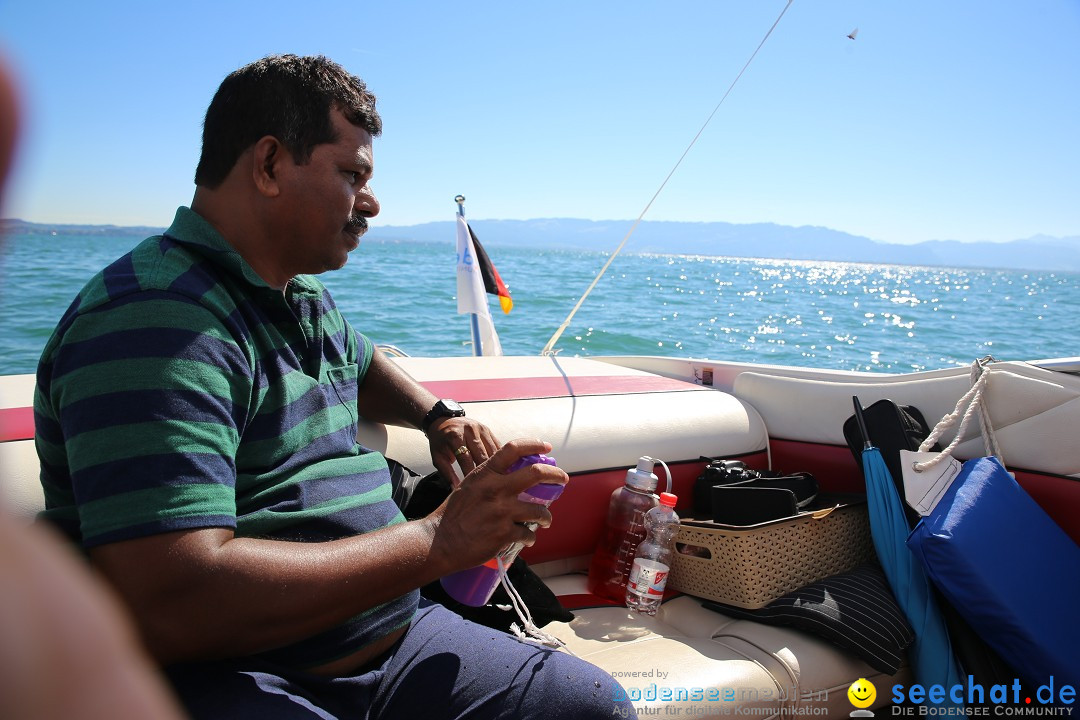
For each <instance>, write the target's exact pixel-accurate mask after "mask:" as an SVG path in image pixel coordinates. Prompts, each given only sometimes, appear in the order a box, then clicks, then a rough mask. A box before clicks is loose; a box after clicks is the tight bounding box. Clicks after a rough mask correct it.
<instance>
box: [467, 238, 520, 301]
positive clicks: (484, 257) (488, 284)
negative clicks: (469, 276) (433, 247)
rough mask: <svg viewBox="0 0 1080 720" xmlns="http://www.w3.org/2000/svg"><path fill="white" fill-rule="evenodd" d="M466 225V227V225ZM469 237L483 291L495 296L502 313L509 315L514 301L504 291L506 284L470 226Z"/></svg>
mask: <svg viewBox="0 0 1080 720" xmlns="http://www.w3.org/2000/svg"><path fill="white" fill-rule="evenodd" d="M466 225H467V226H468V223H466ZM469 237H470V238H472V243H473V249H474V250H475V252H476V262H477V263H478V264H479V265H480V276H481V277H482V278H484V290H485V291H487V293H488V295H497V296H498V298H499V305H500V306H502V311H503V312H504V313H507V314H509V313H510V311H511V310H512V309H513V308H514V301H513V299H512V298H511V297H510V291H509V290H507V289H506V284H505V283H504V282H503V281H502V278H501V277H499V271H498V270H496V269H495V266H494V265H492V264H491V258H489V257H488V254H487V252H486V251H485V250H484V246H483V245H481V244H480V241H479V240H477V239H476V233H474V232H473V229H472V227H471V226H470V227H469Z"/></svg>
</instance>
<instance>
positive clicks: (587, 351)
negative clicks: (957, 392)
mask: <svg viewBox="0 0 1080 720" xmlns="http://www.w3.org/2000/svg"><path fill="white" fill-rule="evenodd" d="M137 241H138V238H133V237H95V236H63V235H56V236H20V235H14V236H9V237H8V238H7V241H6V243H5V244H4V246H3V247H2V248H0V262H2V265H0V278H2V280H3V282H2V283H0V305H2V307H3V313H0V337H2V338H3V340H2V342H0V374H11V373H29V372H33V371H34V368H35V365H36V363H37V359H38V356H39V354H40V353H41V349H42V347H43V346H44V344H45V341H46V340H47V339H48V336H49V334H50V332H51V330H52V327H53V326H54V325H55V323H56V321H57V320H58V319H59V317H60V316H61V314H62V313H63V312H64V310H65V309H66V307H67V305H68V304H69V303H70V302H71V300H72V298H73V297H74V295H75V293H76V292H77V291H78V290H79V288H80V287H81V286H82V285H83V283H85V282H86V280H88V279H89V278H90V277H91V276H92V275H93V274H94V273H95V272H97V271H98V270H99V269H100V268H101V267H103V266H104V265H106V264H108V263H109V262H111V261H112V260H113V259H115V258H116V257H118V256H120V255H122V254H123V253H124V252H126V251H127V250H128V249H130V247H132V246H133V245H134V244H136V243H137ZM487 249H488V252H489V254H490V255H491V258H492V261H493V262H494V263H495V265H496V267H497V268H498V269H499V273H500V275H501V276H502V277H503V279H504V281H505V282H506V283H507V285H508V286H509V287H510V292H511V294H512V295H513V297H514V310H513V311H512V312H511V313H510V314H509V315H504V314H503V313H502V312H501V310H499V308H498V303H497V302H495V301H494V299H492V303H491V304H492V313H493V314H494V315H495V316H496V317H495V323H496V329H497V330H498V333H499V338H500V340H501V342H502V345H503V351H504V352H505V353H506V354H508V355H532V354H536V353H539V351H540V349H541V348H542V347H543V346H544V344H545V343H546V342H547V340H548V338H550V337H551V335H552V334H553V333H554V332H555V330H556V329H557V328H558V326H559V325H560V324H561V323H562V322H563V320H564V319H565V318H566V316H567V314H568V313H569V312H570V310H571V309H572V308H573V306H574V304H575V303H576V302H577V300H578V298H579V297H580V296H581V294H582V293H583V292H584V291H585V289H586V288H587V287H588V285H589V283H590V282H591V281H592V279H593V278H594V277H595V276H596V273H597V272H599V270H600V268H601V267H602V266H603V264H604V262H605V261H606V259H607V256H606V255H605V254H602V253H596V252H572V251H563V250H559V251H554V250H542V249H534V248H516V247H505V246H494V247H489V248H487ZM454 253H455V250H454V240H453V238H452V237H451V238H447V242H446V243H445V244H423V243H397V244H395V243H382V242H363V243H362V244H361V247H360V248H359V249H358V250H357V251H356V252H354V253H353V255H352V257H351V259H350V260H349V264H348V265H347V266H346V267H345V268H344V269H342V270H340V271H338V272H334V273H328V274H326V275H324V276H323V277H322V279H323V281H324V282H325V283H326V284H327V285H328V286H329V287H330V289H331V292H332V293H333V294H334V297H335V298H336V300H337V303H338V305H339V306H340V307H341V308H342V310H343V312H344V313H345V315H346V317H348V318H349V320H350V321H351V322H352V324H353V325H354V326H355V327H356V328H357V329H358V330H360V331H361V332H364V333H366V334H367V335H368V336H369V337H371V338H372V339H373V340H374V341H375V342H378V343H386V344H393V345H396V346H398V347H400V348H401V349H402V350H404V351H405V352H407V353H409V354H410V355H417V356H437V355H469V354H470V353H471V348H470V346H469V343H468V339H469V330H468V321H467V318H466V317H465V316H459V315H457V306H456V275H455V265H454V263H455V254H454ZM1078 317H1080V274H1077V273H1066V272H1038V271H1028V270H1016V271H1012V270H1000V269H970V268H939V267H907V266H896V265H869V264H863V263H836V262H807V261H788V260H766V259H752V258H724V257H704V256H685V255H634V254H625V253H624V254H623V255H620V256H619V257H618V258H617V259H616V260H615V261H614V263H613V264H612V266H611V268H609V270H608V271H607V273H606V274H605V275H604V277H603V278H602V279H601V281H600V283H599V284H598V285H597V287H596V289H595V290H594V291H593V292H592V294H591V295H590V296H589V298H588V299H587V300H586V301H585V304H584V305H583V306H582V308H581V310H580V311H579V312H578V313H577V315H576V316H575V318H574V320H573V322H572V323H571V325H570V327H569V328H568V329H567V330H566V332H564V333H563V335H562V338H561V340H560V341H559V343H558V345H557V346H556V347H557V348H559V349H560V352H561V353H562V354H564V355H604V354H646V355H665V356H680V357H695V358H708V359H713V360H737V361H745V362H764V363H772V364H781V365H797V366H803V367H816V368H830V369H847V370H867V371H881V372H906V371H911V370H924V369H934V368H941V367H948V366H953V365H958V364H959V365H967V364H970V362H971V361H972V360H973V359H975V358H977V357H982V356H984V355H988V354H992V355H994V356H995V357H996V358H998V359H999V360H1032V359H1042V358H1050V357H1071V356H1077V355H1080V324H1078Z"/></svg>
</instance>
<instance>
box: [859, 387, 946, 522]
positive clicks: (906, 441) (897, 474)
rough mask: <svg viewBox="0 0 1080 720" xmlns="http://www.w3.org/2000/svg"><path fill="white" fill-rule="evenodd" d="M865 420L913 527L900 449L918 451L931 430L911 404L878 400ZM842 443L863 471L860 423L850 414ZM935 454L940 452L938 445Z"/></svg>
mask: <svg viewBox="0 0 1080 720" xmlns="http://www.w3.org/2000/svg"><path fill="white" fill-rule="evenodd" d="M863 418H864V419H865V420H866V433H867V435H868V436H869V439H870V444H871V445H873V446H874V447H876V448H877V449H878V450H879V451H880V452H881V457H882V459H884V460H885V466H886V467H888V468H889V474H890V475H892V479H893V484H894V485H895V486H896V491H897V492H898V493H900V500H901V501H902V502H903V505H904V514H905V515H906V516H907V521H908V527H915V524H916V523H918V522H919V513H918V511H916V510H915V509H914V508H913V507H911V506H910V505H908V504H907V496H906V494H905V493H904V476H903V472H902V471H901V467H900V451H901V450H918V449H919V445H920V444H922V441H923V440H925V439H926V438H927V436H929V435H930V428H929V427H928V426H927V425H926V419H925V418H924V417H923V414H922V413H921V412H919V409H918V408H916V407H913V406H911V405H898V404H896V403H895V402H893V401H892V400H878V401H877V402H876V403H874V404H873V405H870V406H869V407H865V408H863ZM844 440H845V441H847V445H848V448H849V449H850V450H851V454H852V455H853V456H854V457H855V463H856V464H857V465H858V466H859V468H860V469H861V468H862V451H863V439H862V435H861V433H860V432H859V423H858V422H857V421H856V419H855V416H854V415H852V416H851V417H849V418H848V419H847V420H845V421H844ZM933 449H934V450H935V451H939V450H941V447H940V446H938V444H937V443H935V444H934V447H933Z"/></svg>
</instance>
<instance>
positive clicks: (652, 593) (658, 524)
mask: <svg viewBox="0 0 1080 720" xmlns="http://www.w3.org/2000/svg"><path fill="white" fill-rule="evenodd" d="M677 500H678V498H677V497H675V496H674V495H672V494H671V493H660V504H659V505H658V506H656V507H654V508H653V509H652V510H650V511H649V512H647V513H645V539H644V540H642V541H641V544H640V545H638V548H637V552H636V553H635V554H634V566H633V568H632V569H631V570H630V580H629V581H628V582H627V583H626V607H628V608H630V609H631V610H637V611H638V612H640V613H645V614H646V615H655V614H656V611H657V610H658V609H659V608H660V601H661V600H663V599H664V586H665V585H667V578H668V573H669V572H670V570H671V559H672V556H673V555H674V554H675V536H676V535H678V534H679V516H678V515H676V514H675V510H674V508H675V503H676V501H677Z"/></svg>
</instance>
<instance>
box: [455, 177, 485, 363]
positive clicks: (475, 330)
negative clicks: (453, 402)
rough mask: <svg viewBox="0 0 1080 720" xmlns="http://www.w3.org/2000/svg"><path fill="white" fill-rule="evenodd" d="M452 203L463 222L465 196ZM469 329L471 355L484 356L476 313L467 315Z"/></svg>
mask: <svg viewBox="0 0 1080 720" xmlns="http://www.w3.org/2000/svg"><path fill="white" fill-rule="evenodd" d="M454 202H456V203H457V206H458V216H460V217H461V219H462V220H464V219H465V196H464V195H457V196H456V197H454ZM465 253H466V255H468V253H469V247H468V245H466V246H465ZM464 262H465V263H466V264H470V263H471V262H473V261H472V259H471V258H469V257H466V258H464ZM469 327H470V328H471V329H472V354H473V357H480V356H481V355H483V354H484V343H483V341H481V340H480V318H479V317H477V315H476V313H469Z"/></svg>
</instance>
